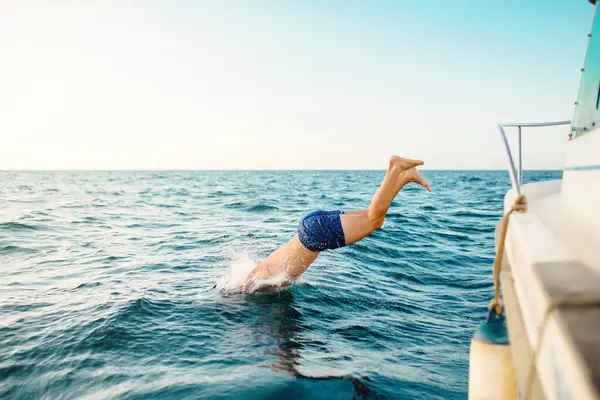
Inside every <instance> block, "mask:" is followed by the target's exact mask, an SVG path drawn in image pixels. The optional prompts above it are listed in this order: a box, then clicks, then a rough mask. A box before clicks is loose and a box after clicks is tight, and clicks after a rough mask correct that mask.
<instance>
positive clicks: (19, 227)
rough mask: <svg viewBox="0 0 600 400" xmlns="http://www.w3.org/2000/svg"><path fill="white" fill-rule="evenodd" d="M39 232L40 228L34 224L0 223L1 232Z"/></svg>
mask: <svg viewBox="0 0 600 400" xmlns="http://www.w3.org/2000/svg"><path fill="white" fill-rule="evenodd" d="M27 230H31V231H37V230H40V227H39V226H37V225H33V224H24V223H22V222H2V223H0V231H7V232H12V231H27Z"/></svg>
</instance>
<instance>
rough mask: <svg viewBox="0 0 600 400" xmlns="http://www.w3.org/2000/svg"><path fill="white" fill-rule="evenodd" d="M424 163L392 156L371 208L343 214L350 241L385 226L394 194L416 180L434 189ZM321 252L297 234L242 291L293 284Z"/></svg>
mask: <svg viewBox="0 0 600 400" xmlns="http://www.w3.org/2000/svg"><path fill="white" fill-rule="evenodd" d="M422 164H423V162H422V161H418V160H407V159H404V158H400V157H395V156H394V157H392V158H391V159H390V164H389V167H388V170H387V173H386V174H385V178H384V179H383V182H382V183H381V186H380V187H379V189H378V190H377V192H376V193H375V195H374V196H373V200H372V201H371V205H370V206H369V208H368V209H366V210H354V211H344V214H342V215H340V218H341V222H342V229H343V230H344V239H345V242H346V244H351V243H354V242H356V241H358V240H360V239H362V238H364V237H365V236H368V235H370V234H371V233H373V232H374V231H376V230H377V229H379V228H381V226H382V224H383V219H384V217H385V214H386V213H387V211H388V209H389V208H390V206H391V204H392V201H393V200H394V197H396V195H397V194H398V192H399V191H400V189H402V187H403V186H404V185H406V184H407V183H409V182H416V183H419V184H420V185H422V186H424V187H425V188H426V189H427V190H431V186H430V185H429V182H427V180H426V179H425V178H424V177H423V175H421V174H420V173H419V172H418V171H417V170H416V168H415V167H416V166H417V165H422ZM318 255H319V253H318V252H313V251H310V250H308V249H307V248H306V247H304V245H303V244H302V243H301V242H300V240H299V239H298V236H297V235H296V236H294V237H293V238H292V240H290V241H289V242H288V243H286V244H284V245H283V246H281V247H279V248H278V249H277V250H275V251H274V252H273V253H271V254H270V255H269V256H268V257H267V258H266V259H264V260H263V261H262V262H261V263H260V264H258V265H257V266H256V267H255V268H254V270H252V272H250V274H249V275H248V278H246V282H245V283H244V286H243V288H242V291H244V292H251V291H255V290H258V289H261V288H264V287H265V286H269V285H271V284H279V285H281V284H282V283H281V280H279V279H275V281H277V283H276V282H273V283H270V282H269V280H270V279H271V278H277V277H281V278H283V280H284V282H283V285H284V286H285V285H286V284H290V283H291V281H292V280H294V279H296V278H298V277H299V276H300V275H302V273H304V271H306V270H307V269H308V267H309V266H310V265H311V264H312V263H313V262H314V261H315V260H316V258H317V257H318ZM286 279H287V280H286ZM259 285H262V286H259Z"/></svg>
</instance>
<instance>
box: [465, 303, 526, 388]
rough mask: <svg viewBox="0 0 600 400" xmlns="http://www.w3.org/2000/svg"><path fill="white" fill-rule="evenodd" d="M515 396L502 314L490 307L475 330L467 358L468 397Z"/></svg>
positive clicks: (515, 385) (511, 362) (513, 373)
mask: <svg viewBox="0 0 600 400" xmlns="http://www.w3.org/2000/svg"><path fill="white" fill-rule="evenodd" d="M517 396H518V388H517V380H516V376H515V371H514V366H513V361H512V356H511V352H510V343H509V340H508V331H507V329H506V320H505V317H504V313H501V314H500V315H497V314H496V311H495V310H494V309H493V308H492V309H491V310H490V313H489V315H488V318H487V320H486V321H485V322H484V323H483V324H481V325H480V326H479V328H477V330H475V333H474V334H473V338H472V339H471V354H470V357H469V400H496V399H498V400H500V399H502V400H515V399H517Z"/></svg>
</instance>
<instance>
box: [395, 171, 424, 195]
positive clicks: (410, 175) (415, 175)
mask: <svg viewBox="0 0 600 400" xmlns="http://www.w3.org/2000/svg"><path fill="white" fill-rule="evenodd" d="M399 178H400V179H402V180H403V181H405V182H406V183H410V182H414V183H418V184H419V185H421V186H423V187H424V188H425V189H427V191H429V192H431V184H430V183H429V182H428V181H427V179H425V177H424V176H423V174H421V173H420V172H419V171H418V170H417V169H416V168H415V167H413V168H410V169H407V170H406V171H402V172H401V173H400V176H399ZM406 183H405V184H406Z"/></svg>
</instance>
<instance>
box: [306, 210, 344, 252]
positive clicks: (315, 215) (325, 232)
mask: <svg viewBox="0 0 600 400" xmlns="http://www.w3.org/2000/svg"><path fill="white" fill-rule="evenodd" d="M343 213H344V212H343V211H340V210H336V211H323V210H318V211H313V212H311V213H310V214H307V215H306V216H305V217H304V218H302V220H301V221H300V225H299V226H298V238H299V239H300V242H301V243H302V244H303V245H304V247H306V248H307V249H309V250H310V251H323V250H333V249H337V248H338V247H343V246H345V245H346V241H345V239H344V230H343V229H342V220H341V219H340V214H343Z"/></svg>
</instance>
